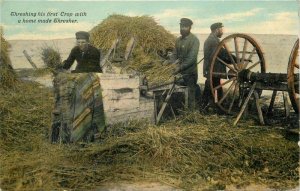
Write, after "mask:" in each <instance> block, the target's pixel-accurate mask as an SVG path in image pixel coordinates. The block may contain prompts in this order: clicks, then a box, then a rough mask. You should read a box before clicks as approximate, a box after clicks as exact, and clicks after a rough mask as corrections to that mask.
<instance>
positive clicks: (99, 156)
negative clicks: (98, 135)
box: [0, 83, 299, 190]
mask: <svg viewBox="0 0 300 191" xmlns="http://www.w3.org/2000/svg"><path fill="white" fill-rule="evenodd" d="M21 87H22V89H20V90H18V92H16V91H5V92H4V91H3V92H2V91H0V118H1V119H0V128H1V131H0V148H1V151H0V152H1V155H0V164H1V168H0V169H1V170H0V180H1V185H0V187H1V188H2V189H3V190H63V189H68V190H69V189H75V190H88V189H95V188H97V187H98V186H100V185H101V184H103V183H105V182H114V181H128V182H134V181H158V182H163V183H167V184H171V185H174V186H176V187H180V188H183V189H185V190H197V189H203V188H208V189H211V190H217V189H221V188H224V187H226V185H232V184H233V185H237V186H245V185H248V184H250V183H256V184H264V185H267V186H269V187H275V188H285V189H286V188H292V187H295V186H297V185H298V180H299V175H298V162H299V158H298V156H299V150H298V146H297V141H292V140H288V139H287V138H286V137H285V133H284V131H282V130H278V129H276V128H274V127H267V126H264V127H256V126H255V125H254V124H255V122H254V121H251V120H250V121H247V122H246V121H243V120H242V121H241V122H240V123H239V126H238V127H236V128H233V127H231V122H232V119H230V118H229V117H228V116H218V115H211V116H205V115H202V114H199V113H186V114H184V115H183V116H182V117H181V118H179V119H178V120H176V121H169V122H168V123H165V124H164V125H162V126H159V127H156V126H152V125H149V124H145V123H144V122H128V123H126V124H119V125H116V126H114V127H111V128H109V129H108V131H107V132H106V135H105V136H104V138H103V139H102V140H99V142H98V143H94V144H85V145H82V144H79V145H59V144H50V143H49V140H48V136H47V132H48V128H50V124H51V108H52V107H53V106H52V104H53V97H52V94H51V90H50V89H39V88H36V84H35V83H29V84H28V83H24V84H22V86H21ZM24 92H28V93H27V94H24Z"/></svg>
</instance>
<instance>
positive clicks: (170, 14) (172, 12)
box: [153, 8, 191, 20]
mask: <svg viewBox="0 0 300 191" xmlns="http://www.w3.org/2000/svg"><path fill="white" fill-rule="evenodd" d="M190 13H191V10H190V9H185V8H182V9H165V10H164V11H163V12H162V13H158V14H154V15H153V16H154V17H155V18H157V19H172V20H174V18H181V17H186V15H188V14H190Z"/></svg>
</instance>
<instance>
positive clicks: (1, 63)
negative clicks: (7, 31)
mask: <svg viewBox="0 0 300 191" xmlns="http://www.w3.org/2000/svg"><path fill="white" fill-rule="evenodd" d="M0 35H1V56H0V86H1V87H2V88H12V87H14V86H15V84H16V82H17V76H16V73H15V72H14V70H13V68H12V66H11V61H10V58H9V54H8V48H9V46H10V45H9V43H8V42H7V41H6V40H5V38H4V37H3V28H2V27H0Z"/></svg>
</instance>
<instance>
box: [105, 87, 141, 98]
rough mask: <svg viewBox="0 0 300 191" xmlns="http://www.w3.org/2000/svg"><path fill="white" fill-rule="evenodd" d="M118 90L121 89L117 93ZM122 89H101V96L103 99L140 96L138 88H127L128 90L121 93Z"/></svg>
mask: <svg viewBox="0 0 300 191" xmlns="http://www.w3.org/2000/svg"><path fill="white" fill-rule="evenodd" d="M118 90H121V93H119V92H118ZM122 91H123V90H122V89H113V90H103V91H102V96H103V99H106V100H120V99H137V100H138V99H139V98H140V95H139V93H140V91H139V89H129V90H128V92H124V93H122ZM126 91H127V90H126Z"/></svg>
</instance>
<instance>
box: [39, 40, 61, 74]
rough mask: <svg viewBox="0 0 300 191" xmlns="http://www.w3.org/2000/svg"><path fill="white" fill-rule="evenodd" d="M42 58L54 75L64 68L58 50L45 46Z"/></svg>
mask: <svg viewBox="0 0 300 191" xmlns="http://www.w3.org/2000/svg"><path fill="white" fill-rule="evenodd" d="M41 57H42V60H43V62H44V64H45V65H46V67H47V68H48V69H49V70H50V71H51V72H52V73H54V74H57V71H58V70H59V69H61V68H62V59H61V56H60V53H59V51H58V49H57V48H54V47H50V46H48V45H44V47H42V50H41Z"/></svg>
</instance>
